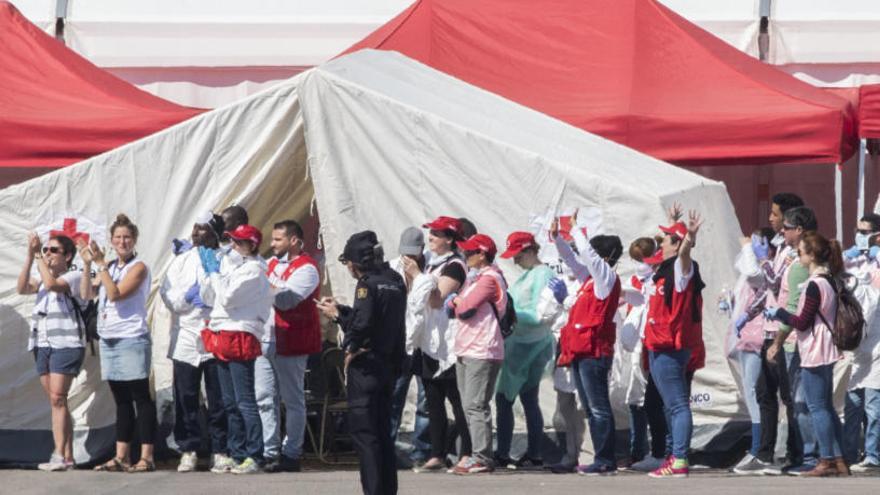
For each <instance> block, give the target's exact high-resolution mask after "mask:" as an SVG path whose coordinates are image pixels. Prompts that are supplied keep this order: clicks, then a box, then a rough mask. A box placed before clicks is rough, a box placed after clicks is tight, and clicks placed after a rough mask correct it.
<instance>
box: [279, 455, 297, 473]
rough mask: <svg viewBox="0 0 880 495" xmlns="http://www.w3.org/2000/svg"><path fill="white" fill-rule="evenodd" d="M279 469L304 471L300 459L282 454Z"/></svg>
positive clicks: (293, 471) (286, 471)
mask: <svg viewBox="0 0 880 495" xmlns="http://www.w3.org/2000/svg"><path fill="white" fill-rule="evenodd" d="M278 471H280V472H283V473H298V472H300V471H302V467H301V466H300V465H299V459H292V458H290V457H287V456H285V455H282V456H281V461H280V462H279V463H278Z"/></svg>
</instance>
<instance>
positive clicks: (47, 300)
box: [28, 271, 86, 350]
mask: <svg viewBox="0 0 880 495" xmlns="http://www.w3.org/2000/svg"><path fill="white" fill-rule="evenodd" d="M58 278H59V279H61V280H64V281H65V282H67V285H68V286H69V287H70V295H67V294H65V293H62V292H54V291H50V290H47V289H46V286H45V285H43V283H42V282H41V283H40V288H39V289H38V291H37V301H36V303H35V304H34V309H33V312H32V317H33V319H32V321H33V326H32V331H31V338H30V339H29V340H28V350H31V349H33V348H34V347H52V348H55V349H65V348H71V347H82V346H83V339H82V338H81V337H80V329H79V325H77V316H76V312H75V311H74V307H73V302H72V301H71V297H73V298H75V299H76V301H77V303H79V305H80V308H85V305H86V302H85V301H83V300H82V298H81V297H80V292H79V284H80V279H81V278H82V272H80V271H71V272H67V273H64V274H62V275H61V276H60V277H58Z"/></svg>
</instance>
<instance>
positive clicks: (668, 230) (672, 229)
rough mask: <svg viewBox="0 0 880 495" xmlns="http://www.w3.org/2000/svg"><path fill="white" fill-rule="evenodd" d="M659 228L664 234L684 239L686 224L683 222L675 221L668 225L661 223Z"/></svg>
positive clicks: (686, 230) (686, 231)
mask: <svg viewBox="0 0 880 495" xmlns="http://www.w3.org/2000/svg"><path fill="white" fill-rule="evenodd" d="M660 230H661V231H663V233H664V234H669V235H674V236H676V237H678V238H679V239H684V237H685V236H686V235H687V233H688V229H687V225H685V224H684V222H675V223H674V224H672V225H670V226H668V227H664V226H662V225H661V226H660Z"/></svg>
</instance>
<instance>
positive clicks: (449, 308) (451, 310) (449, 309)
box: [443, 292, 458, 318]
mask: <svg viewBox="0 0 880 495" xmlns="http://www.w3.org/2000/svg"><path fill="white" fill-rule="evenodd" d="M457 295H458V292H453V293H452V294H449V295H448V296H446V300H445V301H443V308H444V309H446V316H447V317H449V318H455V306H453V305H452V300H453V299H455V296H457Z"/></svg>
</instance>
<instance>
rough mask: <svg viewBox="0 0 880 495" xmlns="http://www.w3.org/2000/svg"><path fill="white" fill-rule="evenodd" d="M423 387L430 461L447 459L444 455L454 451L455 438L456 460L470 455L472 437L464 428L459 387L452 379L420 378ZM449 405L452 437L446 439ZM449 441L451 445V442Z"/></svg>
mask: <svg viewBox="0 0 880 495" xmlns="http://www.w3.org/2000/svg"><path fill="white" fill-rule="evenodd" d="M422 384H424V386H425V400H426V401H427V403H428V418H430V422H429V423H428V429H429V430H430V433H431V457H438V458H440V459H442V460H445V459H446V454H447V453H449V451H450V450H454V448H455V438H456V437H458V438H461V449H460V450H459V452H458V455H459V457H461V456H469V455H471V434H470V431H468V427H467V418H466V417H465V414H464V408H463V407H462V406H461V396H460V395H459V393H458V383H457V382H456V380H455V375H452V378H440V379H438V380H434V379H431V380H428V379H425V378H422ZM447 400H448V401H449V404H450V405H452V415H453V417H454V418H455V425H454V426H455V432H454V435H451V436H450V435H448V434H447V432H448V429H449V419H448V418H447V416H446V401H447ZM450 440H451V442H450Z"/></svg>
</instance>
